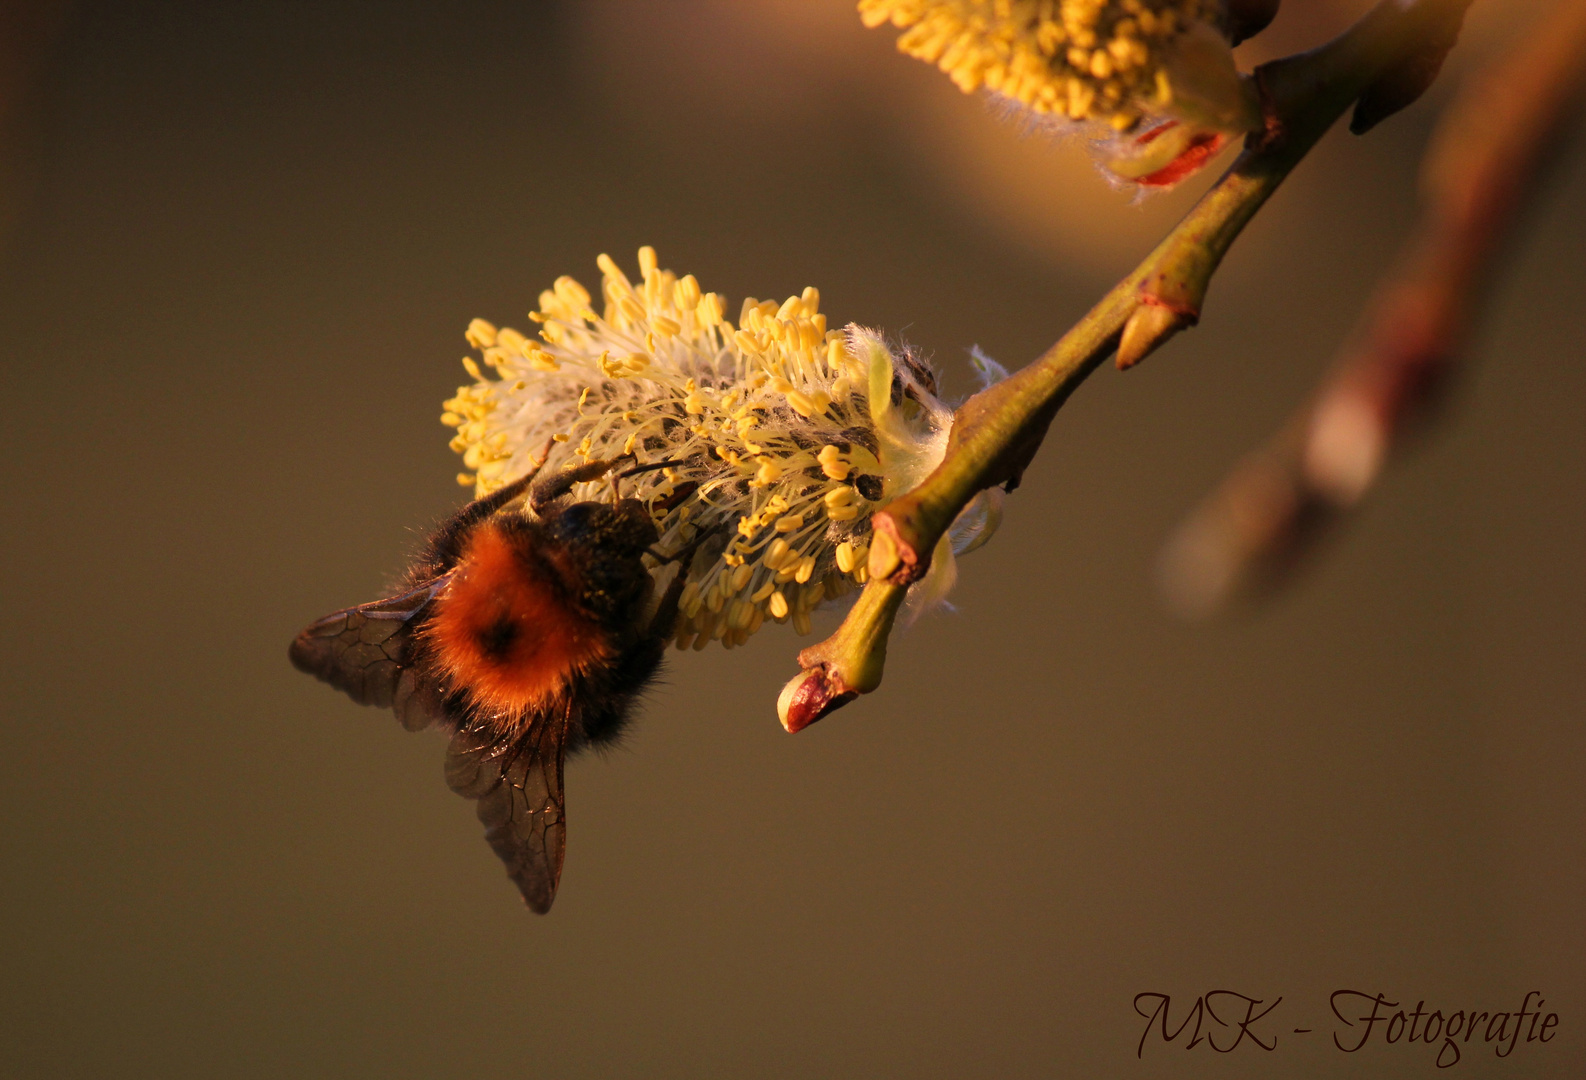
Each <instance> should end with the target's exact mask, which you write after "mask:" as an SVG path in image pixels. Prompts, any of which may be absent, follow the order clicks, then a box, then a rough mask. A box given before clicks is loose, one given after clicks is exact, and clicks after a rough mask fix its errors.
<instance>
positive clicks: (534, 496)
mask: <svg viewBox="0 0 1586 1080" xmlns="http://www.w3.org/2000/svg"><path fill="white" fill-rule="evenodd" d="M623 460H624V459H622V458H617V459H614V460H611V461H592V462H587V463H584V464H582V465H577V466H573V467H571V468H568V469H565V470H563V471H561V472H558V473H555V474H552V475H549V476H545V477H540V476H539V473H540V471H541V467H543V462H544V456H543V455H542V456H541V467H536V468H535V469H534V470H533V471H532V472H530V473H529V475H527V476H525V477H523V478H522V479H520V480H517V481H515V482H513V483H511V484H508V485H507V486H505V487H503V488H501V489H500V490H498V491H495V492H493V493H491V494H490V495H487V496H485V497H483V498H481V499H477V500H475V501H474V502H472V503H470V504H469V505H467V506H465V507H464V508H463V509H462V510H460V511H458V513H457V514H456V515H454V516H453V517H452V518H451V519H450V520H448V521H447V522H445V523H444V524H443V525H441V527H440V528H439V529H437V530H436V531H435V533H434V534H433V535H432V536H431V537H430V538H429V541H428V543H427V544H426V546H425V548H424V550H423V552H422V554H421V555H420V556H419V558H418V559H417V561H415V562H414V564H413V565H412V566H411V567H410V568H409V570H408V571H407V574H406V576H405V578H404V582H403V588H402V590H401V591H400V592H398V593H397V594H396V595H394V596H390V597H387V598H386V599H383V600H376V601H375V602H373V603H370V604H361V605H359V606H358V607H352V608H347V609H345V610H343V611H337V612H334V613H332V614H330V615H327V616H325V617H324V618H322V619H320V620H318V621H317V622H314V623H313V624H311V625H310V626H309V627H308V628H307V629H305V630H304V631H303V632H302V633H300V634H299V635H298V636H297V638H296V639H295V640H294V641H293V642H292V646H291V649H290V651H289V655H290V657H291V660H292V663H293V664H294V665H295V666H296V667H297V668H298V669H299V670H302V671H306V672H308V673H309V674H310V675H313V676H315V677H316V678H318V679H320V680H322V681H324V682H327V683H330V684H331V685H332V686H334V687H336V688H337V689H338V690H341V691H343V692H345V693H346V694H347V696H348V697H350V698H352V699H353V700H354V701H356V702H358V703H359V704H360V705H378V706H381V707H389V708H390V709H392V710H393V711H394V712H395V714H396V717H397V719H398V720H399V721H401V723H402V726H403V727H405V728H407V729H408V730H410V731H417V730H421V729H424V728H427V727H431V726H436V727H440V728H442V729H444V730H445V731H447V732H448V733H449V734H450V736H451V742H450V746H449V748H448V750H447V755H446V782H447V784H448V785H450V787H451V789H452V790H453V791H455V792H457V794H459V795H462V796H464V797H465V798H469V799H473V800H476V802H477V803H478V812H479V820H480V821H481V822H483V823H484V826H485V839H486V840H487V841H488V842H489V844H490V846H491V848H492V849H493V850H494V851H495V853H496V854H497V855H499V856H500V857H501V861H502V862H503V863H505V864H506V868H507V875H508V876H509V877H510V878H511V879H512V880H513V882H514V883H515V884H516V885H517V887H518V890H519V891H520V892H521V893H522V894H523V899H524V901H525V902H526V903H527V904H528V906H529V907H530V908H531V909H533V910H534V911H536V912H539V913H541V914H544V913H545V912H547V911H549V910H550V908H551V903H552V901H553V900H554V899H555V898H556V887H557V883H558V882H559V880H560V879H561V873H562V857H563V853H564V851H565V849H566V842H567V819H566V803H565V798H564V796H563V792H562V772H563V764H564V762H565V760H566V757H567V755H568V754H569V753H576V752H577V751H579V750H581V749H583V748H585V747H588V746H598V745H601V744H603V743H609V742H610V741H612V740H613V739H614V738H616V736H617V735H618V733H619V732H620V731H621V729H622V726H623V724H624V722H625V720H626V719H627V715H628V712H629V710H630V707H631V706H632V704H633V701H634V698H635V697H636V696H637V695H638V694H639V692H640V691H641V690H643V688H644V687H645V685H646V684H647V683H649V681H650V680H651V679H653V678H654V676H655V674H656V671H657V669H658V668H659V667H660V663H661V657H662V654H663V653H664V651H665V648H666V643H667V641H668V640H669V639H670V638H671V636H672V634H673V631H674V626H675V623H676V621H677V608H678V598H679V596H680V595H681V593H682V590H683V585H684V582H685V579H686V576H687V572H688V562H689V560H690V559H691V557H692V555H693V553H694V550H695V549H696V548H697V547H698V545H699V543H700V542H701V540H703V539H704V538H703V537H701V538H698V539H695V540H694V541H692V542H691V543H690V545H689V546H688V547H687V548H686V549H684V550H682V551H680V552H678V553H676V554H674V555H665V554H662V553H660V552H657V551H655V550H654V545H655V544H656V543H657V542H658V539H659V537H658V534H657V531H656V527H655V524H654V521H653V519H652V517H651V510H652V508H651V507H649V506H646V505H645V504H644V503H643V502H641V501H639V500H637V499H623V498H620V497H619V496H618V487H617V482H618V481H620V480H621V479H622V478H623V477H627V476H631V475H633V474H635V473H637V472H643V471H648V470H650V469H656V468H661V467H663V466H665V465H670V464H675V463H674V462H660V463H656V464H652V465H644V466H639V467H637V468H633V469H629V470H628V471H626V472H624V473H621V474H619V475H617V476H616V477H615V478H614V479H613V483H612V500H611V501H610V502H600V501H584V502H577V501H573V499H572V496H571V492H572V489H573V487H574V486H575V485H577V484H580V483H586V482H589V481H594V480H599V479H601V478H602V477H605V476H607V475H608V474H610V473H611V472H612V470H613V469H614V468H615V467H616V466H617V465H618V464H620V463H622V461H623ZM686 494H687V492H686V491H684V490H682V489H680V490H679V491H678V492H677V493H676V494H675V495H674V496H672V498H673V499H680V498H682V497H685V496H686ZM656 509H659V510H666V509H670V506H667V507H657V508H656ZM647 556H648V557H650V558H652V559H654V560H656V561H657V562H658V563H676V564H677V573H676V575H675V576H674V577H673V578H672V580H671V581H670V583H669V584H668V585H667V587H666V589H665V591H664V593H663V594H662V595H661V597H660V599H659V601H658V602H657V601H656V600H655V592H656V578H655V577H654V576H653V575H652V572H651V570H650V567H649V566H648V565H646V563H645V559H646V557H647Z"/></svg>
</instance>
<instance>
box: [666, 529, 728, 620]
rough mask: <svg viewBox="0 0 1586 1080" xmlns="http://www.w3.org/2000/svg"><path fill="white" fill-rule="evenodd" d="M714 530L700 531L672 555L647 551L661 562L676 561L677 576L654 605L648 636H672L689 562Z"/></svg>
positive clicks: (712, 534) (713, 534)
mask: <svg viewBox="0 0 1586 1080" xmlns="http://www.w3.org/2000/svg"><path fill="white" fill-rule="evenodd" d="M716 532H717V530H714V529H712V530H711V531H710V532H706V533H700V534H699V535H698V536H696V537H695V538H694V539H693V540H691V541H689V542H688V543H687V544H684V545H683V546H682V547H680V548H678V549H677V552H676V553H675V554H672V555H663V554H661V553H660V552H659V551H655V550H653V549H652V550H651V551H650V552H649V553H650V554H651V555H653V556H654V557H655V558H657V559H660V560H661V561H662V562H675V563H677V576H676V577H675V578H673V579H672V583H671V584H670V585H668V586H667V587H666V592H664V593H663V594H661V602H660V603H659V604H657V605H656V608H655V614H654V615H653V616H652V617H651V619H650V630H649V636H650V637H651V638H656V637H662V638H669V637H671V636H672V631H673V630H674V629H676V627H677V603H678V600H679V599H681V598H682V595H683V586H685V585H687V584H688V568H689V564H690V563H692V562H693V561H694V553H695V552H697V551H698V550H699V546H700V545H701V544H703V543H704V542H705V541H706V540H708V539H710V538H711V537H712V536H715V535H716Z"/></svg>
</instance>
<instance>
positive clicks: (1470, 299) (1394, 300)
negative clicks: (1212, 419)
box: [1160, 0, 1586, 616]
mask: <svg viewBox="0 0 1586 1080" xmlns="http://www.w3.org/2000/svg"><path fill="white" fill-rule="evenodd" d="M1583 86H1586V4H1581V3H1579V2H1578V0H1561V2H1560V4H1559V5H1558V8H1557V10H1556V12H1555V13H1554V14H1553V15H1552V16H1551V17H1549V18H1544V19H1543V20H1541V22H1540V23H1539V24H1538V25H1537V26H1536V27H1535V29H1534V30H1533V32H1532V33H1531V34H1530V35H1529V37H1528V38H1526V39H1525V40H1524V41H1523V42H1522V43H1521V44H1520V45H1519V46H1518V47H1517V48H1515V49H1514V50H1513V52H1512V54H1511V55H1510V56H1508V57H1506V58H1503V59H1501V60H1499V61H1497V62H1496V63H1494V64H1493V65H1492V66H1491V68H1490V69H1489V70H1487V71H1485V72H1483V73H1481V74H1480V75H1479V76H1477V77H1476V78H1474V79H1472V80H1471V82H1470V84H1469V85H1468V86H1467V87H1466V88H1465V89H1464V90H1463V92H1462V93H1461V94H1460V96H1459V97H1458V99H1457V100H1456V101H1455V103H1454V104H1453V105H1452V106H1451V107H1450V108H1449V110H1448V112H1447V114H1446V115H1445V116H1444V117H1443V119H1442V121H1441V122H1440V125H1439V127H1438V130H1437V134H1436V136H1435V138H1434V141H1433V144H1432V147H1431V150H1430V151H1429V152H1428V155H1427V158H1426V161H1425V165H1424V172H1423V191H1424V201H1425V209H1424V211H1423V213H1422V217H1421V220H1420V223H1419V225H1418V228H1417V230H1416V233H1415V235H1414V237H1413V238H1412V240H1411V241H1410V243H1409V245H1408V247H1407V249H1406V251H1405V253H1404V255H1403V257H1402V259H1401V262H1400V265H1399V267H1398V268H1397V270H1395V271H1394V272H1393V273H1392V274H1390V275H1389V277H1388V278H1387V279H1386V280H1384V281H1383V282H1382V284H1381V285H1380V286H1379V288H1378V291H1377V294H1376V296H1375V298H1374V299H1373V301H1372V303H1371V305H1370V308H1369V309H1368V313H1367V315H1366V316H1365V318H1364V319H1363V321H1362V323H1361V325H1360V326H1359V327H1358V328H1357V330H1356V332H1355V334H1354V335H1353V338H1352V341H1351V343H1350V344H1349V345H1348V346H1346V347H1345V349H1344V351H1343V353H1342V355H1341V356H1340V358H1339V361H1338V363H1337V365H1336V366H1335V368H1334V369H1333V371H1332V372H1331V373H1330V374H1329V375H1328V376H1327V378H1326V379H1325V380H1324V381H1323V383H1322V385H1321V386H1320V387H1319V388H1318V390H1317V392H1316V393H1315V395H1314V396H1313V397H1312V398H1311V400H1310V402H1309V403H1308V404H1307V405H1306V406H1305V407H1304V408H1302V409H1301V410H1300V411H1299V413H1298V414H1297V415H1296V416H1294V417H1293V419H1292V420H1290V421H1289V423H1288V424H1287V425H1285V427H1284V428H1283V430H1282V431H1281V433H1280V434H1279V435H1278V436H1277V437H1276V438H1274V439H1273V440H1272V442H1271V443H1269V444H1268V445H1267V446H1265V447H1262V448H1261V449H1260V450H1257V451H1256V452H1254V453H1253V454H1251V455H1250V456H1249V457H1248V458H1246V459H1245V461H1244V462H1243V463H1242V464H1240V465H1239V467H1238V468H1237V469H1236V470H1235V471H1234V472H1233V474H1232V475H1231V476H1229V477H1228V479H1227V480H1225V481H1224V482H1223V484H1222V486H1221V487H1220V488H1219V489H1218V490H1217V491H1216V492H1215V493H1214V494H1212V495H1211V496H1210V497H1209V498H1208V499H1207V500H1206V501H1205V502H1204V503H1203V504H1202V505H1201V506H1200V507H1199V508H1198V509H1197V510H1196V511H1195V512H1194V513H1193V514H1191V515H1190V517H1189V518H1188V519H1187V520H1186V521H1185V522H1184V524H1183V525H1182V526H1181V527H1180V529H1179V530H1178V532H1177V534H1176V535H1175V536H1174V537H1173V539H1172V540H1171V541H1170V542H1169V544H1168V545H1167V547H1166V549H1165V550H1164V552H1163V558H1162V562H1161V567H1160V572H1161V582H1162V586H1163V589H1164V591H1165V592H1166V594H1167V596H1168V598H1169V600H1170V602H1171V603H1172V604H1173V606H1174V607H1175V608H1176V609H1178V610H1179V611H1180V612H1182V613H1183V614H1185V615H1188V616H1204V615H1209V614H1211V613H1214V612H1216V611H1218V610H1219V609H1221V608H1223V607H1225V606H1226V605H1227V604H1228V603H1229V602H1230V601H1233V600H1236V599H1238V598H1239V597H1241V596H1247V595H1250V594H1252V593H1254V592H1258V591H1261V590H1265V589H1270V588H1272V587H1273V586H1274V585H1277V584H1279V583H1281V582H1282V581H1284V580H1286V577H1287V572H1288V571H1289V570H1291V569H1292V568H1293V567H1294V566H1295V565H1296V563H1297V562H1298V561H1299V558H1300V557H1301V556H1302V555H1304V554H1305V553H1306V552H1308V551H1310V550H1311V549H1312V548H1313V546H1314V544H1315V542H1316V540H1317V539H1318V538H1319V537H1320V536H1321V535H1322V534H1323V533H1324V532H1325V531H1326V530H1327V529H1328V527H1329V526H1331V525H1333V524H1334V523H1336V522H1337V521H1338V520H1339V519H1340V518H1341V517H1342V516H1344V515H1345V514H1347V512H1348V511H1349V510H1351V509H1352V508H1353V507H1354V506H1356V505H1357V504H1358V503H1359V501H1360V499H1361V497H1362V496H1363V495H1365V493H1366V492H1367V491H1369V490H1370V488H1371V486H1372V484H1373V483H1375V481H1376V479H1377V477H1378V476H1379V475H1380V474H1381V472H1382V468H1383V466H1384V464H1385V463H1386V462H1387V461H1388V459H1389V458H1390V456H1391V455H1392V454H1393V453H1394V452H1395V451H1397V450H1398V449H1399V448H1400V447H1401V446H1402V445H1403V443H1404V441H1405V438H1406V436H1407V435H1408V434H1410V432H1411V431H1412V430H1413V429H1414V428H1415V427H1416V426H1417V421H1420V420H1422V419H1423V418H1425V417H1426V416H1427V414H1428V412H1429V410H1430V406H1431V405H1432V404H1433V403H1434V402H1435V400H1436V398H1437V395H1438V392H1439V391H1441V390H1442V389H1444V388H1445V387H1446V386H1447V384H1448V383H1449V381H1450V378H1451V376H1452V375H1453V374H1454V372H1455V370H1456V367H1457V365H1456V361H1457V359H1458V356H1459V351H1460V348H1461V347H1462V345H1463V344H1464V342H1465V340H1466V338H1467V336H1468V334H1469V331H1470V328H1471V325H1472V322H1473V316H1474V315H1475V314H1476V311H1477V309H1478V306H1479V302H1480V300H1481V299H1482V296H1483V293H1484V292H1485V290H1486V288H1487V286H1488V285H1489V284H1490V283H1491V281H1492V280H1493V276H1494V275H1493V272H1492V271H1493V269H1494V267H1495V264H1496V261H1497V260H1496V258H1495V256H1496V255H1497V254H1498V249H1499V248H1500V247H1501V245H1502V243H1503V241H1504V239H1505V238H1506V237H1507V236H1508V235H1509V233H1510V231H1511V226H1512V225H1513V224H1514V223H1515V222H1516V221H1517V219H1518V217H1519V211H1520V210H1521V209H1522V208H1523V206H1524V205H1525V203H1526V201H1527V196H1528V195H1529V194H1530V193H1531V192H1532V191H1534V190H1535V188H1536V186H1537V183H1538V181H1539V180H1540V178H1541V176H1542V174H1543V172H1544V171H1545V168H1544V167H1545V166H1546V164H1547V163H1548V161H1549V160H1550V158H1551V157H1552V155H1551V153H1550V151H1552V150H1553V149H1554V147H1555V146H1556V145H1557V143H1558V141H1559V139H1560V137H1561V134H1562V131H1563V129H1564V127H1565V126H1566V124H1567V122H1568V121H1569V120H1570V119H1571V118H1572V117H1573V116H1574V113H1573V112H1572V110H1571V105H1572V104H1574V103H1575V100H1576V99H1577V98H1578V97H1579V95H1580V93H1581V91H1582V89H1583Z"/></svg>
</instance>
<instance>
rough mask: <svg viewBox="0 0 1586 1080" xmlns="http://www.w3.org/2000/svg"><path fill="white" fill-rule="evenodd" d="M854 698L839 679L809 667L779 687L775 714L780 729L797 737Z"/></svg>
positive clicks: (820, 669) (855, 693) (856, 692)
mask: <svg viewBox="0 0 1586 1080" xmlns="http://www.w3.org/2000/svg"><path fill="white" fill-rule="evenodd" d="M858 696H859V693H858V691H855V690H849V689H848V688H847V687H846V686H844V685H843V684H842V680H840V679H837V678H832V677H828V676H827V674H826V671H825V669H824V668H811V669H810V670H809V671H801V672H799V673H798V674H797V675H795V676H794V677H793V678H792V679H790V680H789V681H788V684H787V685H786V686H784V687H783V688H782V694H781V696H779V697H778V698H777V699H776V712H777V716H778V717H779V718H780V719H781V721H782V726H783V727H784V728H786V729H787V730H788V732H789V733H790V734H797V733H798V732H800V731H803V730H804V729H805V728H807V727H809V726H810V725H811V724H813V723H814V722H815V721H817V720H819V719H820V718H821V717H823V716H825V715H826V714H827V713H829V712H833V711H835V710H837V709H840V708H842V707H843V706H844V705H846V704H848V703H849V702H850V701H852V700H853V699H854V698H856V697H858Z"/></svg>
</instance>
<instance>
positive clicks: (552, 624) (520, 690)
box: [425, 519, 611, 712]
mask: <svg viewBox="0 0 1586 1080" xmlns="http://www.w3.org/2000/svg"><path fill="white" fill-rule="evenodd" d="M535 543H536V534H535V531H534V530H530V529H523V528H515V527H514V525H513V523H512V522H511V521H509V520H506V519H498V520H495V521H490V522H486V523H485V524H483V525H481V526H479V527H478V528H477V529H476V530H474V532H473V534H472V535H471V536H469V538H468V540H467V541H466V542H465V544H464V546H463V550H462V555H461V557H460V558H459V559H458V562H457V568H456V569H455V570H454V571H453V572H452V578H451V582H450V583H449V584H448V585H447V587H446V590H445V591H444V592H443V593H442V594H441V595H440V596H438V597H437V598H436V601H435V605H436V606H435V611H434V614H432V615H431V616H430V619H429V622H428V624H427V626H426V628H425V635H426V637H427V638H428V640H429V642H430V644H431V645H432V647H433V649H434V655H435V659H436V662H437V664H438V665H439V666H440V667H441V669H442V671H443V672H444V674H445V676H446V679H447V682H448V684H449V685H450V686H451V687H452V688H453V689H455V690H464V691H466V692H467V693H468V694H469V696H470V697H471V698H472V699H473V700H474V701H475V703H477V704H478V705H480V706H482V707H484V708H488V709H495V710H508V711H512V712H521V711H523V710H529V709H540V708H544V707H546V706H548V705H549V704H550V703H551V702H553V701H554V700H555V699H556V698H557V697H559V696H560V695H561V694H562V693H563V692H564V691H565V690H566V688H567V686H568V683H569V681H570V680H571V678H572V676H573V675H574V674H576V673H577V672H579V671H583V670H587V669H589V668H590V667H593V666H595V665H597V664H599V663H601V662H602V661H604V660H606V659H607V658H608V657H609V655H610V653H611V649H610V647H609V642H608V635H607V634H606V633H605V631H604V630H603V629H602V628H601V626H600V624H599V623H598V622H597V621H596V620H595V619H593V618H591V617H590V615H589V614H587V613H586V612H584V611H583V610H581V609H580V607H579V605H578V604H577V603H575V602H574V601H573V595H574V594H573V593H572V591H571V590H570V589H569V587H568V583H567V582H566V581H564V580H562V572H563V568H562V566H561V565H559V564H560V563H561V561H562V560H560V559H558V558H556V556H557V554H558V553H557V552H556V551H554V550H551V551H543V550H536V548H535Z"/></svg>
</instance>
